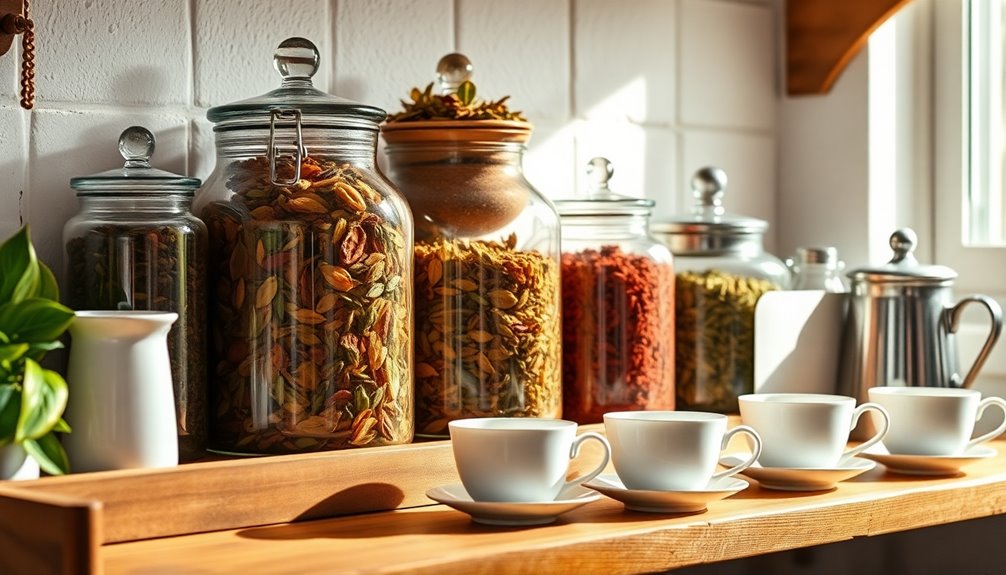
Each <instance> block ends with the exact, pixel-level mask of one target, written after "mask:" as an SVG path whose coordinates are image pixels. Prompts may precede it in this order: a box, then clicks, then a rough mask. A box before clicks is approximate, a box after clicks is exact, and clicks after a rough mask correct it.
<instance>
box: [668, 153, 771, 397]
mask: <svg viewBox="0 0 1006 575" xmlns="http://www.w3.org/2000/svg"><path fill="white" fill-rule="evenodd" d="M726 185H727V175H726V172H724V171H723V170H721V169H719V168H703V169H701V170H699V171H698V172H697V173H696V174H695V177H694V178H693V179H692V190H693V196H694V198H695V204H694V206H693V208H692V213H691V214H690V215H688V216H684V217H682V218H679V219H675V220H673V221H669V222H661V223H654V224H653V227H652V228H653V231H654V233H655V234H656V235H657V236H658V237H660V238H662V239H663V240H664V243H666V244H667V247H669V248H670V249H671V253H673V254H674V265H675V272H676V278H677V279H676V285H675V322H676V328H675V340H674V344H675V349H676V351H675V389H676V393H677V405H678V409H694V410H703V411H716V412H722V413H736V412H737V397H738V396H739V395H742V394H745V393H751V392H753V391H754V311H755V304H757V302H758V298H760V297H761V295H762V294H763V293H765V292H767V291H770V290H776V289H786V288H788V287H789V282H790V278H789V270H788V269H787V268H786V265H785V264H784V263H783V262H782V261H780V260H779V259H778V258H776V257H775V256H773V255H771V254H769V253H767V252H765V251H764V248H763V247H762V237H763V236H764V234H765V231H766V230H767V229H768V223H767V222H765V221H764V220H759V219H755V218H750V217H745V216H734V215H730V214H727V213H725V210H724V208H723V195H724V192H725V190H726Z"/></svg>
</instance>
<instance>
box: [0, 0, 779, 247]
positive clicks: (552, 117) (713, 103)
mask: <svg viewBox="0 0 1006 575" xmlns="http://www.w3.org/2000/svg"><path fill="white" fill-rule="evenodd" d="M779 5H781V3H780V2H778V1H777V0H625V1H615V0H508V1H506V2H499V1H495V0H327V1H326V0H272V1H270V2H261V1H258V0H133V1H130V2H122V1H118V0H65V1H64V0H60V2H58V3H57V2H37V3H34V6H33V9H34V11H35V18H36V22H37V29H38V35H39V40H38V50H39V53H38V105H37V108H36V110H34V111H33V112H21V111H20V110H18V109H17V107H16V106H17V100H16V93H17V90H16V77H15V75H16V70H17V66H16V63H17V58H18V55H19V53H18V50H17V49H16V48H15V49H14V50H12V51H11V52H10V53H9V54H7V55H5V56H3V57H2V58H0V236H3V237H6V236H8V235H10V233H12V232H13V231H14V230H15V229H16V228H17V226H18V225H19V222H20V221H21V220H22V218H23V220H24V221H26V222H29V223H30V224H31V225H32V227H33V229H34V236H35V240H36V242H37V243H38V245H39V251H40V254H41V256H42V257H43V258H44V259H45V260H46V261H48V262H49V263H51V264H52V265H54V266H59V265H60V230H61V229H62V226H63V223H64V222H65V220H66V219H67V218H68V217H70V216H71V215H72V214H73V213H74V211H75V210H76V200H75V199H74V196H73V193H72V190H70V188H69V185H68V182H69V179H70V178H71V177H72V176H75V175H83V174H87V173H92V172H97V171H100V170H104V169H108V168H111V167H114V166H116V165H118V164H120V163H121V158H120V157H119V155H118V153H117V150H116V137H117V136H118V133H119V132H120V131H121V130H122V129H123V128H125V127H126V126H129V125H131V124H134V123H140V124H144V125H146V126H147V127H149V128H150V129H152V130H153V131H154V132H155V134H156V135H157V138H158V142H157V143H158V145H157V153H156V155H155V157H154V163H155V164H156V165H157V166H159V167H163V168H166V169H171V170H175V171H179V172H185V173H191V174H192V175H195V176H198V177H206V175H207V174H208V173H209V172H210V170H211V169H212V166H213V162H214V159H213V139H212V130H211V127H210V125H209V123H208V122H206V120H205V111H206V108H207V107H209V106H213V105H217V104H221V103H225V102H227V101H231V100H234V99H239V98H246V97H250V96H254V95H258V94H260V93H262V92H265V91H267V90H269V89H272V88H273V87H275V86H276V85H277V80H278V78H277V76H276V74H275V72H274V71H273V69H272V61H271V57H272V52H273V50H274V48H275V46H276V45H277V44H278V43H279V42H280V41H281V40H282V39H283V38H285V37H287V36H290V35H301V36H305V37H308V38H310V39H312V40H313V41H314V42H315V43H316V44H317V45H318V46H319V48H320V49H321V50H322V59H323V65H322V70H321V71H320V72H319V74H318V76H317V77H316V85H318V86H319V87H322V88H326V89H330V90H334V91H335V93H337V94H339V95H340V96H344V97H348V98H351V99H355V100H359V101H363V102H367V103H371V104H375V105H378V106H381V107H385V108H388V109H392V110H393V109H395V108H397V106H398V100H399V99H400V98H402V97H404V96H405V95H406V93H407V90H408V89H409V88H411V87H412V86H423V85H425V84H426V83H427V82H429V81H431V80H432V79H433V69H434V66H435V64H436V61H437V59H438V58H439V57H440V56H441V55H443V54H444V53H447V52H449V51H453V50H458V51H462V52H465V53H467V54H468V55H469V56H470V57H471V58H472V60H473V62H474V64H475V78H474V79H475V82H476V84H477V85H478V87H479V91H480V93H481V94H483V95H486V96H487V97H499V96H502V95H504V94H512V96H513V97H512V103H513V105H514V107H515V108H517V109H520V110H523V111H524V112H525V113H526V114H527V116H528V117H529V119H531V121H532V122H533V123H534V124H535V125H536V132H535V135H534V138H533V139H532V142H531V145H530V150H529V152H528V154H527V157H526V160H525V168H526V171H527V174H528V178H529V179H530V180H531V181H532V183H534V184H535V185H536V186H537V187H538V188H539V189H541V190H542V191H543V192H545V193H546V194H548V195H550V196H552V197H558V196H562V195H568V194H571V193H573V192H574V191H575V190H576V188H577V187H578V186H579V185H581V184H582V176H583V166H584V165H585V163H586V161H587V159H589V158H590V157H592V156H594V155H606V156H608V157H610V158H611V159H612V160H613V161H614V162H615V170H616V176H615V179H614V180H613V186H614V187H615V188H616V189H617V190H618V191H620V192H621V193H624V194H630V195H635V196H648V197H651V198H653V199H655V200H657V202H658V204H657V214H658V217H660V216H664V217H666V216H668V215H671V214H674V213H679V212H681V211H682V210H685V209H687V206H688V205H689V203H690V190H689V188H688V182H689V180H690V177H691V174H692V172H694V170H695V169H697V168H698V167H700V166H701V165H703V164H706V163H715V164H719V165H722V166H723V167H725V168H726V169H727V170H728V171H729V172H730V176H731V194H732V195H731V197H730V198H728V208H729V209H730V210H731V211H736V212H743V213H747V214H750V215H755V216H759V217H763V218H768V219H770V220H774V219H775V214H776V207H775V206H776V203H775V196H776V188H777V177H778V176H777V169H776V149H777V144H778V133H779V131H778V128H777V125H778V119H777V117H776V109H777V105H778V102H779V95H778V93H777V88H776V86H777V85H778V81H777V76H778V72H777V64H776V63H777V61H778V46H777V44H778V40H777V34H776V33H775V27H776V21H777V17H776V11H777V10H778V9H779ZM578 182H579V183H578ZM22 192H24V193H23V195H22ZM773 224H775V222H773ZM773 237H774V235H770V237H769V238H768V241H767V244H768V246H769V247H770V248H771V247H772V246H774V245H775V244H774V241H773Z"/></svg>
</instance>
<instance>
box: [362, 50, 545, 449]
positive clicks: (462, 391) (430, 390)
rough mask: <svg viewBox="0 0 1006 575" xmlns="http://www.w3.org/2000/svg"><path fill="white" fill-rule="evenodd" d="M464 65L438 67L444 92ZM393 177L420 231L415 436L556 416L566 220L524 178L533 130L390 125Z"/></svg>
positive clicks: (506, 123) (458, 80)
mask: <svg viewBox="0 0 1006 575" xmlns="http://www.w3.org/2000/svg"><path fill="white" fill-rule="evenodd" d="M471 70H472V66H471V62H470V61H469V60H468V58H466V57H464V56H463V55H460V54H451V55H448V56H445V57H444V58H442V59H441V61H440V63H439V64H438V66H437V75H438V79H439V84H440V90H441V92H442V93H443V94H445V95H446V94H451V93H455V92H456V90H457V87H458V86H459V85H461V84H462V83H463V82H464V81H465V80H467V79H468V78H469V76H470V74H471ZM381 130H382V135H383V136H384V140H385V141H386V142H387V147H386V152H387V157H388V167H389V170H388V175H389V177H390V178H391V180H392V181H393V182H395V184H397V185H398V186H399V189H400V190H401V191H402V194H403V195H404V196H405V197H406V199H407V200H408V202H409V206H410V207H411V208H412V213H413V217H414V219H415V222H416V244H415V269H416V273H415V297H416V307H415V310H416V314H415V325H416V343H415V362H416V434H417V435H421V436H425V437H439V438H443V437H448V433H449V432H448V423H449V422H450V421H452V420H454V419H460V418H466V417H503V416H505V417H559V416H560V415H561V410H562V380H561V376H560V366H561V363H560V362H561V360H560V353H561V352H560V330H561V325H560V319H559V305H560V300H559V289H560V288H559V233H560V231H559V217H558V215H557V214H556V212H555V208H554V207H553V206H552V204H551V203H550V202H549V201H548V200H547V199H546V198H545V197H544V196H543V195H542V194H541V193H540V192H538V190H536V189H534V188H533V187H532V186H531V184H530V183H529V182H528V181H527V180H526V179H525V178H524V172H523V168H522V164H521V162H522V160H523V157H524V150H525V144H526V142H527V141H528V139H529V138H530V137H531V125H530V124H529V123H528V122H526V121H518V120H454V119H439V120H406V121H395V122H389V123H385V124H384V125H383V126H382V127H381Z"/></svg>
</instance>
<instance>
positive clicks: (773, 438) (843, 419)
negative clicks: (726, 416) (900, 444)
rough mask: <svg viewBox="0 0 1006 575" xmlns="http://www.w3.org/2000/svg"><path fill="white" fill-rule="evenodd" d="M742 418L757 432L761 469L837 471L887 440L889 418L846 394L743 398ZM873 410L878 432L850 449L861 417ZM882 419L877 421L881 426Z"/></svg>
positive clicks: (876, 406)
mask: <svg viewBox="0 0 1006 575" xmlns="http://www.w3.org/2000/svg"><path fill="white" fill-rule="evenodd" d="M739 404H740V412H741V419H742V420H743V422H744V423H745V424H747V425H750V426H751V427H753V428H754V429H755V431H757V432H758V435H760V436H761V440H762V453H761V457H759V458H758V463H759V464H761V465H762V466H763V467H790V468H806V469H824V468H833V467H837V466H840V465H842V464H843V463H844V462H846V461H848V460H849V459H850V458H852V457H854V456H856V455H857V454H859V453H862V452H863V451H866V450H867V449H869V448H870V447H871V446H873V445H874V444H875V443H877V442H878V441H880V440H881V439H883V438H884V434H886V433H887V428H888V416H887V412H886V411H885V410H884V408H883V407H881V406H879V405H877V404H875V403H864V404H863V405H860V406H859V407H856V400H855V399H854V398H851V397H846V396H843V395H828V394H817V393H761V394H749V395H742V396H740V398H739ZM867 410H871V411H873V412H874V413H876V414H877V415H878V418H874V423H875V424H876V428H877V433H876V434H875V435H874V436H873V437H871V438H870V439H868V440H866V441H864V442H863V443H861V444H859V445H858V446H856V447H854V448H852V449H846V444H847V443H848V442H849V432H850V431H851V430H852V428H853V427H855V426H856V422H857V421H859V416H860V415H862V414H863V413H864V412H865V411H867ZM878 419H879V421H878Z"/></svg>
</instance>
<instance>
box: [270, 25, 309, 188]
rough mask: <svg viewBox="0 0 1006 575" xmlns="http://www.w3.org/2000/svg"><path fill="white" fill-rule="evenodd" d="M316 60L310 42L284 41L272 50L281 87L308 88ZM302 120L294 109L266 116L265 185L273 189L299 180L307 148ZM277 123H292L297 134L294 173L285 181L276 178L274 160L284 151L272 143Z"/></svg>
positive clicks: (279, 110) (300, 39)
mask: <svg viewBox="0 0 1006 575" xmlns="http://www.w3.org/2000/svg"><path fill="white" fill-rule="evenodd" d="M320 59H321V55H320V53H319V52H318V47H317V46H315V45H314V43H313V42H311V41H310V40H308V39H306V38H287V39H286V40H284V41H283V42H281V43H280V45H279V47H277V48H276V53H275V54H274V55H273V66H275V67H276V71H277V72H279V74H280V76H282V77H283V87H289V86H294V85H297V84H304V85H306V86H311V85H312V82H311V78H312V77H314V75H315V74H316V73H317V72H318V62H319V61H320ZM302 118H303V116H302V115H301V112H300V110H297V109H275V110H270V112H269V151H268V155H269V181H271V182H272V183H273V184H275V185H277V186H289V185H293V184H296V183H297V180H299V179H300V168H301V163H302V162H303V160H304V158H306V157H307V155H308V154H307V147H306V146H304V131H303V128H302V121H301V120H302ZM279 122H290V123H292V124H293V126H292V127H293V128H294V130H295V131H296V133H297V139H296V140H295V141H294V145H293V151H292V152H291V153H292V156H291V157H292V158H293V159H294V171H293V175H292V176H291V177H290V179H289V180H282V179H279V178H277V176H276V160H278V159H280V158H282V157H283V151H284V148H286V147H285V146H282V145H280V144H277V143H276V130H277V123H279ZM280 127H282V126H280Z"/></svg>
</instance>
